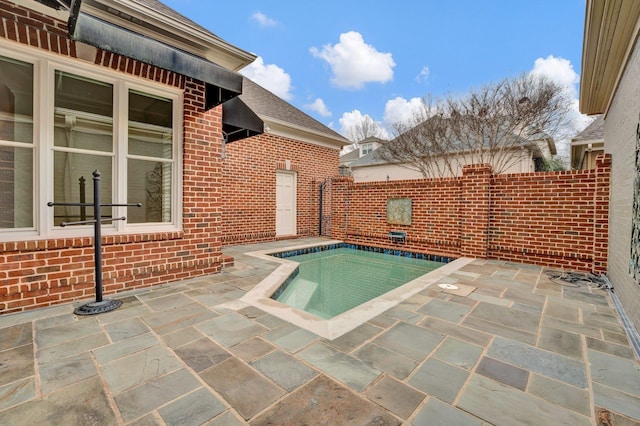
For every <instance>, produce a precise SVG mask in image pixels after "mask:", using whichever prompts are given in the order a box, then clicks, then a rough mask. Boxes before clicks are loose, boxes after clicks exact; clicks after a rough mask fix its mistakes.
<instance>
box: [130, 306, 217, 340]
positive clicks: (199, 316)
mask: <svg viewBox="0 0 640 426" xmlns="http://www.w3.org/2000/svg"><path fill="white" fill-rule="evenodd" d="M215 316H217V314H216V313H214V312H212V311H211V310H209V309H207V308H205V307H204V306H202V305H201V304H199V303H187V304H185V305H181V306H177V307H175V308H171V309H167V310H166V311H161V312H153V313H150V314H147V315H144V316H143V317H142V319H143V320H144V322H145V323H146V324H147V325H148V326H149V327H151V328H152V329H153V330H154V331H155V332H156V333H158V334H161V335H164V334H169V333H171V332H173V331H176V330H180V329H183V328H185V327H188V326H190V325H194V324H197V323H199V322H202V321H205V320H207V319H209V318H213V317H215Z"/></svg>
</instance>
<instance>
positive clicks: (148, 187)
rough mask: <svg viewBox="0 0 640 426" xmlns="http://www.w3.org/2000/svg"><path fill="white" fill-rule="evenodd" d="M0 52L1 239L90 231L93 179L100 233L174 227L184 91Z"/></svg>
mask: <svg viewBox="0 0 640 426" xmlns="http://www.w3.org/2000/svg"><path fill="white" fill-rule="evenodd" d="M14 53H15V54H12V55H11V56H9V55H7V53H6V52H4V51H3V52H2V55H0V204H1V205H2V208H1V209H0V240H1V241H13V240H19V239H31V238H43V237H44V238H47V237H61V236H68V235H71V236H75V235H88V234H90V233H89V232H88V231H89V229H88V228H90V226H88V225H87V226H78V227H73V229H72V228H70V227H67V228H61V227H60V226H59V225H60V223H61V222H73V221H79V220H85V219H92V218H93V209H92V208H90V207H86V208H80V207H75V206H71V207H69V206H56V207H53V208H51V207H47V202H49V201H54V202H56V203H79V202H86V203H91V202H93V180H92V172H93V171H94V170H96V169H98V170H99V171H100V173H101V202H102V203H105V204H124V203H138V202H140V203H142V207H141V208H131V207H130V208H124V207H113V208H103V209H102V215H103V217H104V216H107V217H109V216H113V217H120V216H126V217H127V221H126V222H114V223H105V225H104V229H105V231H104V232H105V233H107V234H108V233H120V232H154V231H158V232H160V231H168V230H176V229H179V228H180V222H181V216H180V212H181V208H180V206H181V200H180V196H181V191H180V187H181V176H180V174H181V168H180V163H181V161H180V160H181V152H182V149H181V145H182V141H181V133H182V132H181V128H182V118H181V117H182V92H181V91H180V90H179V89H175V88H171V87H165V86H162V85H159V84H154V83H149V82H145V81H140V80H139V79H136V78H133V77H129V76H126V75H123V74H119V73H117V72H113V71H110V70H104V69H102V68H101V67H93V66H90V65H84V64H82V63H78V64H72V65H69V61H68V60H67V61H66V62H64V63H63V62H58V58H57V57H54V56H53V55H49V54H43V55H42V57H36V58H35V59H32V57H33V56H34V55H29V56H30V57H25V56H22V55H20V53H19V52H14Z"/></svg>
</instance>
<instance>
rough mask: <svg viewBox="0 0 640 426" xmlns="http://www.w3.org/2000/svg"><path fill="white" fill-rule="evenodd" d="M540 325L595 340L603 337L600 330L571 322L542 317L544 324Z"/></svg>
mask: <svg viewBox="0 0 640 426" xmlns="http://www.w3.org/2000/svg"><path fill="white" fill-rule="evenodd" d="M540 325H541V326H542V327H553V328H558V329H560V330H564V331H570V332H572V333H576V334H582V335H584V336H589V337H593V338H595V339H600V338H601V337H602V332H601V330H600V329H598V328H593V327H590V326H589V325H587V324H573V323H571V322H567V321H563V320H559V319H555V318H550V317H546V318H545V317H542V323H541V324H540Z"/></svg>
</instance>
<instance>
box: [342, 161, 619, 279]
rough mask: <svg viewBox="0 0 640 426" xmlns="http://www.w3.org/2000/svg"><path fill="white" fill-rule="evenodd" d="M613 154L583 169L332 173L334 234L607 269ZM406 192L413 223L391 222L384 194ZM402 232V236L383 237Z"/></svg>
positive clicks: (412, 248) (414, 247) (466, 253)
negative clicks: (391, 176) (378, 175)
mask: <svg viewBox="0 0 640 426" xmlns="http://www.w3.org/2000/svg"><path fill="white" fill-rule="evenodd" d="M610 172H611V157H610V156H609V155H606V156H599V157H598V160H597V168H596V169H593V170H586V171H570V172H553V173H524V174H511V175H493V174H492V172H491V169H490V167H488V166H484V165H474V166H467V167H465V169H464V171H463V176H461V177H459V178H449V179H426V180H412V181H395V182H394V181H392V182H368V183H353V181H352V179H351V178H345V177H340V178H336V179H335V180H334V186H333V188H334V191H333V199H334V200H333V207H334V211H333V212H332V221H333V226H332V236H333V237H334V238H338V239H342V240H345V241H348V242H353V243H359V244H367V245H374V246H378V247H396V248H401V249H404V250H410V251H418V252H424V253H431V254H437V255H444V256H451V257H459V256H468V257H479V258H492V259H503V260H508V261H515V262H523V263H530V264H538V265H545V266H554V267H564V268H567V269H572V270H582V271H593V272H598V273H600V272H605V271H606V266H607V265H606V263H607V234H608V205H609V175H610ZM398 197H401V198H404V197H406V198H411V201H412V224H411V225H390V224H388V223H387V217H386V200H387V199H388V198H398ZM391 230H398V231H405V232H406V233H407V240H406V242H405V243H394V242H391V241H390V240H389V238H388V233H389V231H391Z"/></svg>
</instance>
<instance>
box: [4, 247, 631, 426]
mask: <svg viewBox="0 0 640 426" xmlns="http://www.w3.org/2000/svg"><path fill="white" fill-rule="evenodd" d="M317 241H322V239H318V238H316V239H311V238H309V239H303V240H294V241H291V240H290V241H280V242H276V243H268V244H255V245H248V246H236V247H229V248H226V249H225V250H224V252H225V254H229V255H231V256H233V257H234V258H235V265H234V266H233V267H228V268H225V269H224V270H223V272H222V273H220V274H216V275H211V276H207V277H202V278H197V279H190V280H187V281H182V282H178V283H174V284H169V285H164V286H160V287H156V288H154V289H145V290H140V291H136V292H129V293H123V294H119V295H116V296H114V298H118V299H121V300H123V302H124V303H123V306H122V307H121V308H120V309H118V310H116V311H113V312H109V313H106V314H100V315H95V316H87V317H78V316H75V315H74V314H73V308H74V306H77V304H76V305H70V304H67V305H60V306H56V307H52V308H45V309H40V310H36V311H30V312H26V313H20V314H11V315H4V316H0V425H26V424H33V425H36V424H42V425H93V424H95V425H111V424H127V425H165V424H166V425H199V424H207V425H241V424H247V423H249V424H252V425H302V424H307V425H315V424H318V425H320V424H326V425H342V424H354V425H357V424H362V425H396V424H414V425H486V424H497V425H521V424H530V425H572V426H576V425H601V424H602V425H614V426H616V425H625V426H629V425H640V363H639V362H638V360H636V359H635V358H634V353H633V350H632V349H631V347H630V346H629V343H628V340H627V337H626V335H625V332H624V329H623V328H622V326H621V322H620V320H619V318H618V316H617V314H616V311H615V309H614V308H613V304H612V302H611V299H610V297H609V295H608V294H607V292H606V291H604V290H600V289H597V288H591V287H588V286H582V287H571V286H562V285H558V284H556V283H553V282H551V281H549V279H548V277H547V275H546V274H545V271H544V268H541V267H538V266H531V265H522V264H513V263H508V262H501V261H490V260H489V261H487V260H475V261H473V262H472V263H470V264H468V265H466V266H464V267H463V268H462V269H460V270H459V271H457V272H454V273H453V274H451V275H449V276H448V277H446V278H443V279H442V280H441V281H442V283H455V284H457V285H459V286H461V287H462V288H463V289H466V288H467V287H464V286H471V287H475V290H474V291H473V292H471V293H470V294H468V295H464V294H463V293H460V294H461V295H455V294H453V293H451V292H447V291H445V290H442V289H441V288H439V287H438V286H437V285H432V286H430V287H429V288H427V289H426V290H423V291H422V292H420V293H418V294H416V295H414V296H412V297H411V298H409V299H407V300H406V301H404V302H403V303H401V304H400V305H398V306H396V307H395V308H392V309H390V310H388V311H386V312H385V313H383V314H380V315H378V316H377V317H375V318H373V319H372V320H370V321H368V322H366V323H364V324H363V325H361V326H359V327H358V328H356V329H355V330H353V331H351V332H349V333H347V334H345V335H344V336H342V337H339V338H337V339H335V340H333V341H329V340H326V339H323V338H321V337H318V336H316V335H315V334H313V333H311V332H309V331H306V330H303V329H301V328H298V327H296V326H294V325H291V324H290V323H287V322H285V321H283V320H281V319H279V318H276V317H274V316H272V315H269V314H266V313H265V312H263V311H261V310H259V309H257V308H255V307H253V306H248V305H246V304H244V303H243V302H240V301H239V300H238V299H239V298H240V297H242V296H243V295H244V294H245V293H246V292H247V291H248V290H250V289H251V288H253V287H254V286H255V285H256V284H257V283H259V282H260V281H261V280H262V279H263V278H265V277H266V276H267V275H268V274H269V273H270V272H272V271H273V270H274V269H275V268H276V266H277V265H278V264H277V263H275V262H270V261H266V260H262V259H257V258H254V257H251V256H248V255H246V254H245V253H247V252H251V251H255V250H264V249H266V248H270V247H285V246H291V245H295V244H300V243H310V242H317Z"/></svg>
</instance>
